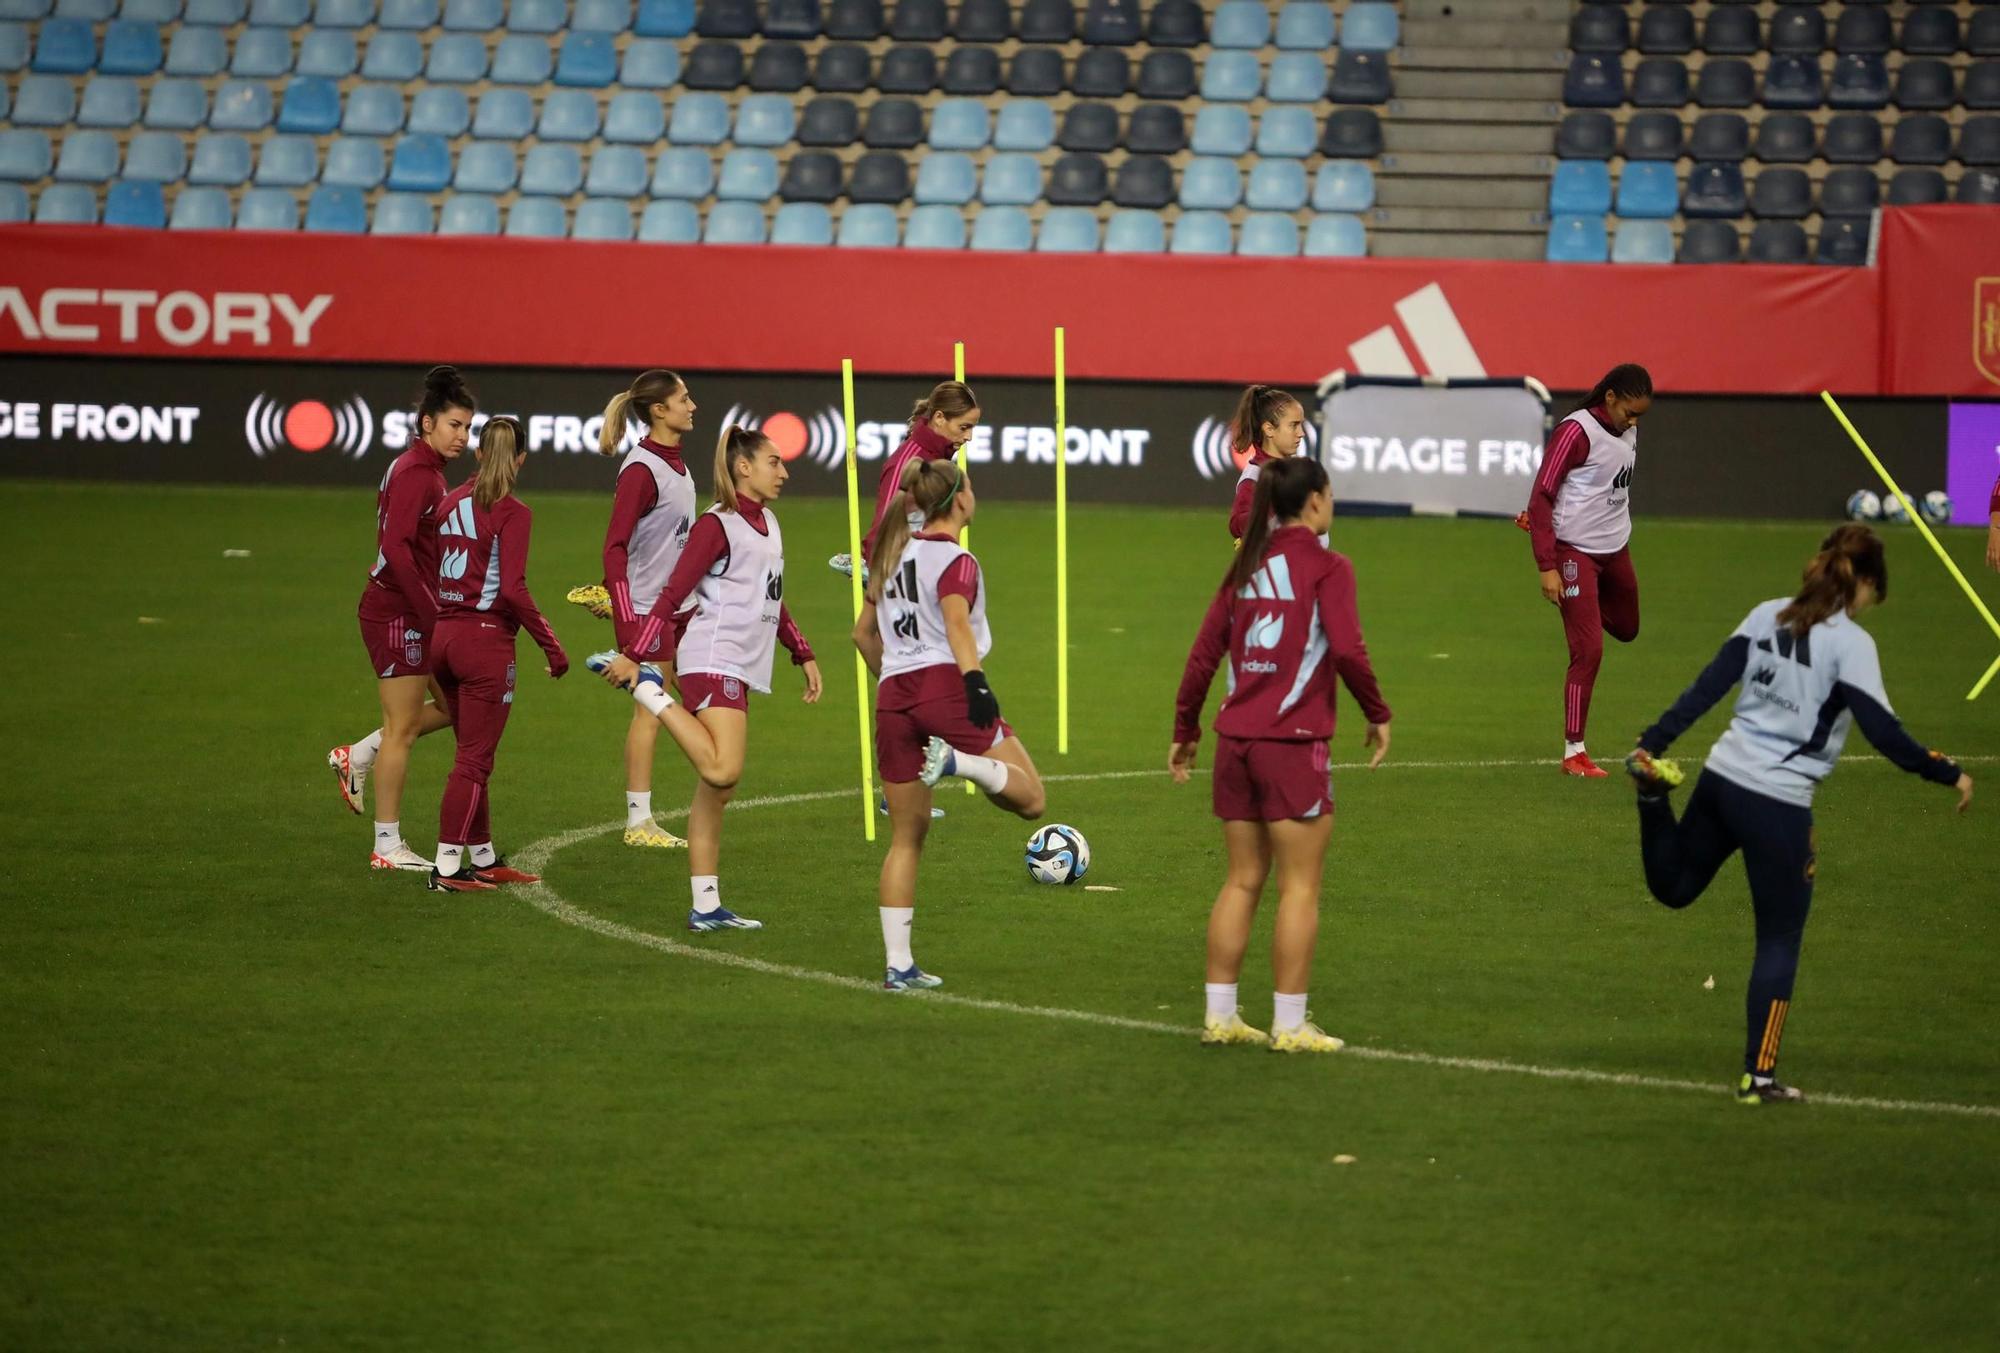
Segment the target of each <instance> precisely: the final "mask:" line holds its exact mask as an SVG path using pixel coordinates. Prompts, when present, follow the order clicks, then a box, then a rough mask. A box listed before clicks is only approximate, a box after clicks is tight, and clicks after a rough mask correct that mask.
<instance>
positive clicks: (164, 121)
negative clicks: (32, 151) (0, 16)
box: [17, 80, 208, 131]
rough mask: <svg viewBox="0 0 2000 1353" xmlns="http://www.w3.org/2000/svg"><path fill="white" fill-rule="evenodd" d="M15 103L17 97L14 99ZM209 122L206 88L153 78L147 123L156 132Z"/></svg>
mask: <svg viewBox="0 0 2000 1353" xmlns="http://www.w3.org/2000/svg"><path fill="white" fill-rule="evenodd" d="M17 102H18V100H17ZM206 121H208V91H206V90H205V89H203V88H202V87H201V83H200V82H199V81H196V80H155V81H154V82H153V89H152V92H151V93H150V94H148V95H147V96H146V125H147V126H148V127H152V128H154V129H156V130H159V131H192V130H193V129H194V128H196V127H199V126H201V124H202V123H204V122H206Z"/></svg>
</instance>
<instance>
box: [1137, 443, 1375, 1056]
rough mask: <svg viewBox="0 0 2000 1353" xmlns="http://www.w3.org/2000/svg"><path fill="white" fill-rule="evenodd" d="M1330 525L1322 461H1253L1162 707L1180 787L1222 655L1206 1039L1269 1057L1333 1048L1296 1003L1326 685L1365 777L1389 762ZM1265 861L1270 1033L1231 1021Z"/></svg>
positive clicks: (1312, 863)
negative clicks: (1272, 928)
mask: <svg viewBox="0 0 2000 1353" xmlns="http://www.w3.org/2000/svg"><path fill="white" fill-rule="evenodd" d="M1332 517H1333V491H1332V489H1331V487H1330V486H1329V484H1328V482H1327V476H1326V467H1325V466H1323V465H1321V464H1320V463H1319V462H1318V461H1316V460H1306V459H1292V460H1281V461H1276V462H1273V463H1272V464H1270V465H1267V466H1265V467H1264V472H1263V474H1262V476H1260V477H1259V479H1258V481H1257V494H1256V497H1255V498H1254V499H1253V500H1252V502H1251V508H1250V520H1249V525H1248V526H1247V527H1246V528H1245V534H1244V537H1243V548H1242V550H1241V552H1240V553H1238V554H1237V556H1236V560H1235V562H1234V563H1233V564H1232V565H1231V566H1230V569H1229V573H1228V576H1227V577H1226V578H1224V580H1223V583H1222V588H1221V590H1220V591H1218V592H1217V593H1216V594H1215V600H1214V601H1213V602H1211V603H1210V604H1209V608H1208V613H1207V614H1206V615H1205V616H1203V617H1202V622H1201V632H1200V633H1199V634H1198V635H1197V636H1196V637H1195V641H1194V648H1193V651H1192V652H1190V653H1189V654H1188V661H1187V670H1186V672H1185V674H1184V675H1183V676H1182V677H1181V685H1180V692H1179V695H1178V696H1177V697H1176V700H1175V710H1174V741H1173V746H1172V748H1171V749H1170V750H1169V751H1168V753H1167V768H1168V769H1169V770H1170V771H1172V772H1173V777H1174V779H1175V781H1176V782H1178V783H1181V784H1185V783H1187V779H1188V772H1189V771H1191V770H1192V769H1193V768H1194V764H1195V753H1196V751H1197V749H1198V748H1199V746H1200V744H1201V707H1202V703H1203V702H1204V701H1205V700H1207V698H1208V687H1209V683H1210V682H1211V681H1213V680H1214V678H1215V669H1216V667H1217V666H1218V665H1219V664H1220V663H1221V662H1222V660H1223V658H1224V657H1225V656H1227V657H1228V659H1229V673H1230V686H1229V694H1228V695H1227V696H1226V697H1225V698H1224V699H1223V701H1222V705H1221V707H1220V708H1219V709H1218V710H1217V711H1216V715H1215V733H1216V749H1215V780H1214V803H1215V815H1216V816H1217V817H1219V818H1221V819H1222V840H1223V844H1224V845H1225V846H1226V847H1227V849H1228V852H1229V873H1228V877H1227V879H1226V881H1225V882H1224V883H1223V885H1222V890H1221V891H1220V892H1219V893H1217V894H1216V897H1215V906H1214V908H1213V909H1212V910H1211V911H1210V912H1209V917H1208V981H1207V986H1206V988H1205V989H1206V991H1207V994H1208V1011H1207V1015H1206V1017H1205V1018H1204V1020H1203V1023H1202V1035H1201V1038H1202V1042H1204V1043H1211V1044H1217V1043H1259V1044H1268V1046H1270V1047H1272V1048H1274V1049H1276V1050H1277V1051H1279V1052H1335V1051H1338V1050H1339V1048H1340V1047H1341V1040H1339V1039H1338V1038H1335V1037H1333V1036H1332V1035H1330V1034H1328V1033H1326V1032H1325V1031H1324V1030H1322V1029H1320V1028H1319V1026H1317V1025H1316V1024H1314V1023H1313V1022H1312V1018H1311V1015H1310V1014H1309V1012H1308V1011H1307V1010H1306V988H1307V985H1308V979H1309V978H1310V976H1311V973H1312V960H1313V948H1314V945H1315V943H1316V942H1317V940H1318V938H1319V892H1320V876H1321V874H1322V872H1323V871H1324V869H1325V866H1326V849H1327V844H1328V842H1329V841H1330V840H1331V839H1332V836H1333V785H1332V780H1331V776H1330V771H1329V768H1328V758H1327V743H1328V741H1329V740H1330V739H1331V738H1332V737H1333V728H1334V693H1335V678H1336V677H1338V678H1339V681H1340V683H1342V684H1345V685H1346V687H1347V690H1348V693H1349V694H1350V695H1352V696H1353V697H1354V699H1355V700H1356V701H1357V702H1358V703H1359V704H1360V706H1361V713H1362V716H1363V717H1364V718H1366V719H1367V721H1368V731H1367V732H1366V733H1365V734H1364V735H1363V737H1362V740H1361V745H1362V746H1363V747H1364V748H1367V747H1373V748H1374V749H1375V754H1374V756H1372V757H1371V758H1370V759H1369V762H1368V764H1369V767H1370V768H1371V769H1372V768H1373V767H1375V766H1379V765H1380V764H1381V763H1382V758H1383V757H1385V756H1387V755H1388V753H1389V717H1390V716H1389V706H1388V705H1387V704H1385V703H1384V702H1383V700H1382V693H1381V692H1380V691H1379V690H1378V689H1377V688H1376V685H1375V672H1374V669H1373V668H1372V667H1370V665H1369V662H1368V646H1367V644H1366V643H1364V642H1363V640H1362V637H1361V620H1360V616H1359V615H1358V613H1357V612H1356V609H1355V600H1354V566H1353V565H1352V564H1350V563H1349V562H1348V561H1347V559H1346V557H1345V556H1343V555H1339V554H1335V553H1334V552H1333V551H1331V550H1329V549H1327V548H1326V547H1325V546H1323V545H1321V544H1320V543H1319V540H1318V539H1317V536H1318V534H1319V533H1320V532H1322V531H1324V530H1326V528H1327V525H1328V524H1329V522H1330V521H1331V520H1332ZM1274 857H1275V859H1276V861H1277V866H1278V921H1277V929H1276V932H1275V934H1274V935H1273V937H1272V941H1271V975H1272V978H1273V990H1274V992H1275V995H1274V996H1273V998H1272V1006H1273V1009H1272V1018H1271V1032H1270V1034H1269V1035H1268V1037H1267V1036H1266V1035H1265V1034H1264V1033H1263V1032H1261V1031H1260V1030H1257V1029H1253V1028H1251V1027H1250V1026H1249V1025H1248V1024H1246V1023H1245V1022H1244V1020H1243V1016H1242V1014H1241V1011H1240V1008H1239V1006H1238V1005H1237V1000H1236V983H1237V979H1238V977H1239V976H1240V975H1241V974H1242V971H1243V954H1244V951H1245V950H1246V949H1247V948H1248V947H1249V944H1250V924H1251V922H1252V920H1253V919H1254V918H1255V917H1256V914H1257V902H1258V899H1259V897H1260V896H1261V895H1262V894H1263V891H1264V881H1265V879H1266V878H1267V877H1269V875H1270V872H1271V863H1272V860H1273V858H1274Z"/></svg>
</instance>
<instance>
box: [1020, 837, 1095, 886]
mask: <svg viewBox="0 0 2000 1353" xmlns="http://www.w3.org/2000/svg"><path fill="white" fill-rule="evenodd" d="M1027 860H1028V877H1029V878H1031V879H1033V880H1034V881H1035V882H1037V883H1075V882H1076V881H1077V880H1078V879H1080V878H1082V877H1083V876H1084V875H1085V874H1087V873H1089V872H1090V843H1089V842H1088V841H1086V840H1084V839H1083V833H1082V832H1080V831H1078V830H1077V829H1076V828H1074V827H1071V826H1069V825H1067V824H1066V823H1061V822H1055V823H1051V824H1050V825H1048V826H1046V827H1042V828H1039V829H1037V830H1036V832H1035V834H1034V835H1033V836H1031V837H1029V838H1028V855H1027Z"/></svg>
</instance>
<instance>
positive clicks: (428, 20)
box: [375, 0, 438, 32]
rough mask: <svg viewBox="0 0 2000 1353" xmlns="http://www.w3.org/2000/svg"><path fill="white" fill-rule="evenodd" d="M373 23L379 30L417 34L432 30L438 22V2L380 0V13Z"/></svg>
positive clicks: (432, 0)
mask: <svg viewBox="0 0 2000 1353" xmlns="http://www.w3.org/2000/svg"><path fill="white" fill-rule="evenodd" d="M375 22H376V25H377V26H378V27H381V28H408V29H411V30H413V31H419V32H421V31H422V30H424V29H426V28H434V27H436V26H437V22H438V0H382V11H381V13H380V14H378V15H377V16H376V19H375Z"/></svg>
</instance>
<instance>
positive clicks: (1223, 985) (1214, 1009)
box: [1201, 982, 1236, 1022]
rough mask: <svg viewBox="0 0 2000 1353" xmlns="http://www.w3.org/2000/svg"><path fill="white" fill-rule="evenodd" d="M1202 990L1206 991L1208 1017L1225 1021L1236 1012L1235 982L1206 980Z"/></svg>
mask: <svg viewBox="0 0 2000 1353" xmlns="http://www.w3.org/2000/svg"><path fill="white" fill-rule="evenodd" d="M1201 989H1202V990H1203V991H1205V992H1207V993H1208V1017H1209V1018H1210V1019H1212V1020H1221V1021H1225V1022H1226V1021H1227V1020H1228V1019H1229V1017H1230V1016H1231V1015H1233V1014H1235V1013H1236V984H1235V983H1234V982H1206V983H1203V984H1202V988H1201Z"/></svg>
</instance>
